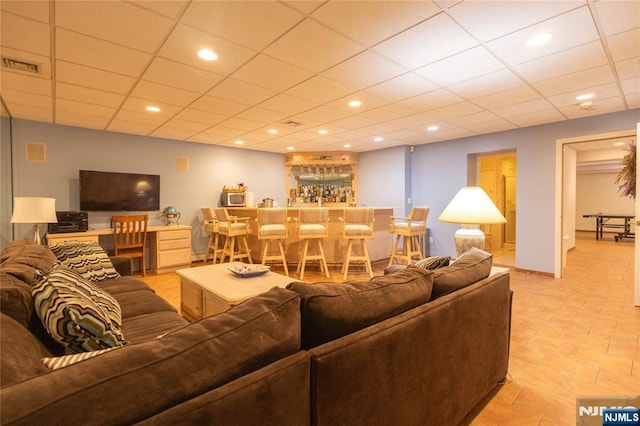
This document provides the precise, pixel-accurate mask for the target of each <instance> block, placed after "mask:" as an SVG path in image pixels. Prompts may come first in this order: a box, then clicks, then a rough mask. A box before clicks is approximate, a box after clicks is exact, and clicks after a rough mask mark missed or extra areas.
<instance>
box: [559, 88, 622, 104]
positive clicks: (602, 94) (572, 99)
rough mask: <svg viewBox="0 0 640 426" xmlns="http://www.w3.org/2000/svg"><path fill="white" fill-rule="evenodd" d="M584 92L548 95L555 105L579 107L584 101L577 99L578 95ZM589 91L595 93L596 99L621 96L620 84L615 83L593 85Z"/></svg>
mask: <svg viewBox="0 0 640 426" xmlns="http://www.w3.org/2000/svg"><path fill="white" fill-rule="evenodd" d="M583 93H584V92H575V91H572V92H567V93H563V94H560V95H555V96H547V99H548V100H549V102H551V103H552V104H553V105H555V106H557V107H560V106H571V105H573V106H575V107H577V105H578V104H580V103H581V102H583V101H578V100H576V96H578V95H581V94H583ZM589 93H593V94H594V96H595V99H598V100H600V99H606V98H612V97H618V96H620V91H619V90H618V85H617V84H615V83H609V84H604V85H602V86H593V87H590V88H589Z"/></svg>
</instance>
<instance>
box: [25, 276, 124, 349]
mask: <svg viewBox="0 0 640 426" xmlns="http://www.w3.org/2000/svg"><path fill="white" fill-rule="evenodd" d="M32 295H33V302H34V308H35V311H36V312H37V314H38V316H39V317H40V320H41V321H42V323H43V324H44V326H45V328H46V329H47V331H48V332H49V334H50V335H51V337H53V338H54V339H55V340H56V341H58V342H59V343H60V344H62V345H64V346H65V347H66V348H67V349H68V350H69V351H70V352H72V353H77V352H87V351H95V350H99V349H105V348H112V347H119V346H123V345H124V344H125V343H126V340H125V338H124V336H123V335H122V312H121V309H120V305H119V304H118V302H117V301H116V300H115V299H114V298H113V296H111V295H110V294H109V293H106V292H105V291H104V290H101V289H99V288H97V287H96V286H95V285H93V284H92V283H91V282H90V281H88V280H86V279H84V278H82V277H81V276H80V275H78V274H77V273H75V272H74V271H73V270H71V269H69V268H67V267H65V266H63V265H60V264H56V265H54V267H53V268H52V269H51V271H50V272H49V273H48V274H46V275H44V274H42V273H39V274H38V278H37V279H36V282H35V283H34V284H33V287H32Z"/></svg>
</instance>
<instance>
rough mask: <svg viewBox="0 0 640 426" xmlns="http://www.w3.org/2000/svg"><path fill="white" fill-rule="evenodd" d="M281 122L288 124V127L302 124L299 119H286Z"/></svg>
mask: <svg viewBox="0 0 640 426" xmlns="http://www.w3.org/2000/svg"><path fill="white" fill-rule="evenodd" d="M282 124H284V125H285V126H290V127H298V126H302V123H301V122H299V121H293V120H287V121H283V122H282Z"/></svg>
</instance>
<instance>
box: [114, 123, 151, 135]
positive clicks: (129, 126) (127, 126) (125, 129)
mask: <svg viewBox="0 0 640 426" xmlns="http://www.w3.org/2000/svg"><path fill="white" fill-rule="evenodd" d="M155 129H156V126H155V125H153V124H146V123H137V122H131V121H123V120H113V121H112V122H111V123H110V124H109V127H108V128H107V130H109V131H110V132H120V133H131V134H133V135H143V136H147V135H149V134H150V133H151V132H153V131H154V130H155Z"/></svg>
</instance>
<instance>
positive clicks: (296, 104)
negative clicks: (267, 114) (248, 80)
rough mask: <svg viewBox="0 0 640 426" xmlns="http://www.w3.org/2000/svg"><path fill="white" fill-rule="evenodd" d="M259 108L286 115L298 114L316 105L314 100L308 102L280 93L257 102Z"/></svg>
mask: <svg viewBox="0 0 640 426" xmlns="http://www.w3.org/2000/svg"><path fill="white" fill-rule="evenodd" d="M259 106H260V107H261V108H264V109H268V110H271V111H275V112H280V113H283V114H287V115H293V114H299V113H301V112H304V111H308V110H310V109H312V108H315V107H316V106H318V104H317V103H315V102H309V101H306V100H304V99H300V98H297V97H295V96H290V95H285V94H280V95H278V96H274V97H273V98H270V99H267V100H266V101H264V102H262V103H261V104H259Z"/></svg>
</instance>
